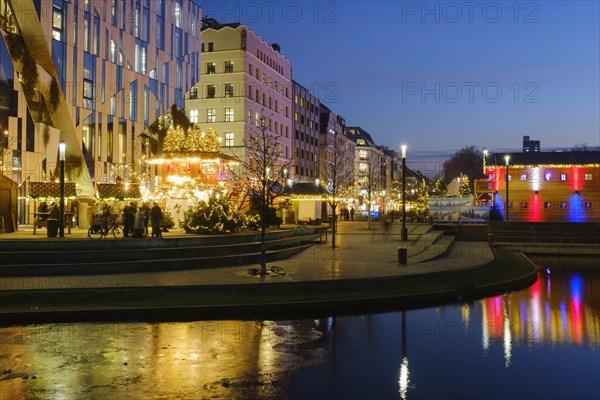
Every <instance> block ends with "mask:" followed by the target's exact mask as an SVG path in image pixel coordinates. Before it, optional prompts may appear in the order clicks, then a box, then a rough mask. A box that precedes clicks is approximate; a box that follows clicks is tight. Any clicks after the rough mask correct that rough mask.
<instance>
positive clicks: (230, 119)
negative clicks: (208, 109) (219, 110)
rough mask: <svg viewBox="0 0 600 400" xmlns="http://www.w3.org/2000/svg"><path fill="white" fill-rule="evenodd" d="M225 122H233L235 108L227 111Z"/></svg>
mask: <svg viewBox="0 0 600 400" xmlns="http://www.w3.org/2000/svg"><path fill="white" fill-rule="evenodd" d="M225 122H233V108H226V109H225Z"/></svg>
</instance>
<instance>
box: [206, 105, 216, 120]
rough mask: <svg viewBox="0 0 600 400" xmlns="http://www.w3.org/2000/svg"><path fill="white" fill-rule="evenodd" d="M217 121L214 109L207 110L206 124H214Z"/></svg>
mask: <svg viewBox="0 0 600 400" xmlns="http://www.w3.org/2000/svg"><path fill="white" fill-rule="evenodd" d="M216 121H217V111H216V110H215V109H214V108H209V109H208V110H206V122H216Z"/></svg>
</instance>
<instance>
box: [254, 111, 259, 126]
mask: <svg viewBox="0 0 600 400" xmlns="http://www.w3.org/2000/svg"><path fill="white" fill-rule="evenodd" d="M254 125H256V126H260V114H259V113H258V111H257V112H256V113H254Z"/></svg>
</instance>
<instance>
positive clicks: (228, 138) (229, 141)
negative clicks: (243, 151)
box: [225, 132, 234, 147]
mask: <svg viewBox="0 0 600 400" xmlns="http://www.w3.org/2000/svg"><path fill="white" fill-rule="evenodd" d="M233 141H234V135H233V132H225V146H228V147H230V146H233Z"/></svg>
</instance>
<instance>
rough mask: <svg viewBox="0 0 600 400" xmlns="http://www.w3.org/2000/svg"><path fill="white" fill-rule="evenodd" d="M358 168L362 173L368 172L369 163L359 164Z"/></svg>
mask: <svg viewBox="0 0 600 400" xmlns="http://www.w3.org/2000/svg"><path fill="white" fill-rule="evenodd" d="M358 170H359V171H360V172H362V173H365V172H367V163H360V164H358Z"/></svg>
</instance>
